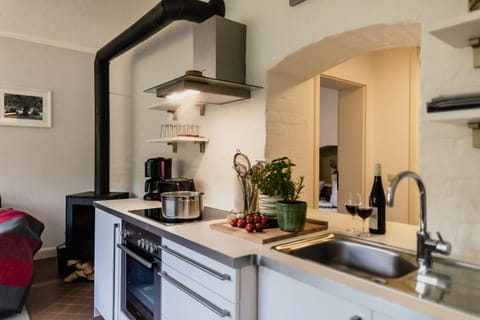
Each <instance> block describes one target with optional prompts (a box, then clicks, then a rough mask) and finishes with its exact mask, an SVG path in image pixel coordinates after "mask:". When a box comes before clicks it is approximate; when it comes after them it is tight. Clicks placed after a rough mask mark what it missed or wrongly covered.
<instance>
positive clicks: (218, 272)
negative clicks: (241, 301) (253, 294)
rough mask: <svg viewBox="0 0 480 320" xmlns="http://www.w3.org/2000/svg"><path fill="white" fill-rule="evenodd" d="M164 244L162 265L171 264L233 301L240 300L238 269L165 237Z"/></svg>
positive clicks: (192, 278)
mask: <svg viewBox="0 0 480 320" xmlns="http://www.w3.org/2000/svg"><path fill="white" fill-rule="evenodd" d="M162 246H163V249H162V255H161V256H162V266H163V264H166V265H168V266H170V267H171V268H172V269H175V270H176V271H178V272H180V273H182V274H183V275H184V276H185V277H187V278H189V279H191V280H192V281H194V282H197V283H198V284H200V285H202V286H203V287H205V288H206V289H208V290H210V291H212V292H213V293H215V294H217V295H219V296H221V297H223V298H225V299H227V300H228V301H230V302H232V303H236V302H237V301H238V293H239V288H238V285H237V279H238V277H239V271H238V270H236V269H233V268H230V267H228V266H226V265H224V264H222V263H219V262H217V261H215V260H213V259H210V258H208V257H205V256H204V255H202V254H199V253H198V252H195V251H193V250H191V249H188V248H186V247H184V246H182V245H179V244H177V243H175V242H173V241H170V240H168V239H165V238H164V239H163V240H162Z"/></svg>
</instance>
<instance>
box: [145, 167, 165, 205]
mask: <svg viewBox="0 0 480 320" xmlns="http://www.w3.org/2000/svg"><path fill="white" fill-rule="evenodd" d="M145 177H146V178H148V179H147V180H146V181H145V194H144V195H143V199H144V200H160V193H161V191H160V189H161V182H162V181H165V180H166V179H170V178H171V177H172V159H170V158H151V159H148V160H147V161H145Z"/></svg>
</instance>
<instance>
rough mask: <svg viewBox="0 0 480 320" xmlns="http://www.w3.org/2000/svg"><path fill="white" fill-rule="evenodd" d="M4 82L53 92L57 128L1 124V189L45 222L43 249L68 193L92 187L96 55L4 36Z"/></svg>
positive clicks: (51, 242) (0, 50) (6, 202)
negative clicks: (94, 65) (94, 64)
mask: <svg viewBox="0 0 480 320" xmlns="http://www.w3.org/2000/svg"><path fill="white" fill-rule="evenodd" d="M0 87H2V88H3V87H7V88H9V87H19V88H26V89H29V88H32V89H48V90H51V91H52V128H28V127H6V126H0V146H1V150H2V153H1V156H0V194H1V196H2V205H3V206H4V207H13V208H15V209H19V210H23V211H26V212H28V213H30V214H31V215H33V216H35V217H37V218H38V219H39V220H41V221H42V222H44V224H45V231H44V233H43V235H42V239H43V242H44V245H43V248H50V249H54V247H55V246H56V245H58V244H60V243H62V242H64V241H65V236H64V233H65V195H67V194H71V193H77V192H84V191H90V190H92V188H93V164H94V160H93V159H94V158H93V152H94V148H93V141H94V140H93V131H94V129H93V117H94V112H93V55H91V54H85V53H79V52H76V51H72V50H66V49H60V48H55V47H51V46H46V45H40V44H33V43H31V42H25V41H20V40H12V39H8V38H0ZM53 252H54V251H53Z"/></svg>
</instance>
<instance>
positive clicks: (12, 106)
mask: <svg viewBox="0 0 480 320" xmlns="http://www.w3.org/2000/svg"><path fill="white" fill-rule="evenodd" d="M51 97H52V93H51V91H50V90H40V89H8V88H7V89H5V88H0V126H20V127H44V128H51V127H52V105H51V101H52V98H51Z"/></svg>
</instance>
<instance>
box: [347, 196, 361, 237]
mask: <svg viewBox="0 0 480 320" xmlns="http://www.w3.org/2000/svg"><path fill="white" fill-rule="evenodd" d="M361 203H362V196H361V195H360V194H359V193H354V192H349V193H348V194H347V197H346V198H345V209H347V211H348V213H350V214H351V215H352V224H353V222H354V220H355V214H357V208H358V207H359V206H360V204H361ZM347 232H350V233H354V234H356V233H357V230H355V227H354V226H352V228H349V229H347Z"/></svg>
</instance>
